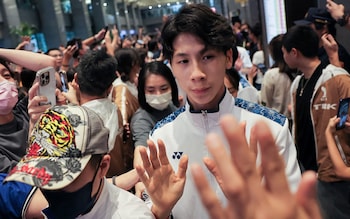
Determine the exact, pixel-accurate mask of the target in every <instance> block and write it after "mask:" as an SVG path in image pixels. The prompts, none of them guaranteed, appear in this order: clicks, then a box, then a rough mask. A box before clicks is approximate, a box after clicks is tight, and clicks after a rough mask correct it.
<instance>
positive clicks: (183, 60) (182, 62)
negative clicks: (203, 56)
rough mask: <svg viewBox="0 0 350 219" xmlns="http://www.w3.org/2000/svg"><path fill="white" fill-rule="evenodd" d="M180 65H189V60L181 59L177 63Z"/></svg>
mask: <svg viewBox="0 0 350 219" xmlns="http://www.w3.org/2000/svg"><path fill="white" fill-rule="evenodd" d="M177 63H178V64H186V63H188V60H187V59H181V60H179V61H177Z"/></svg>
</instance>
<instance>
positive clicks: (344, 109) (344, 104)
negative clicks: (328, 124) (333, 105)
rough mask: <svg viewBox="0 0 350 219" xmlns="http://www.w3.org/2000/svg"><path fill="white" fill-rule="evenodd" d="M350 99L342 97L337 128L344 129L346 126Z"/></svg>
mask: <svg viewBox="0 0 350 219" xmlns="http://www.w3.org/2000/svg"><path fill="white" fill-rule="evenodd" d="M349 101H350V99H349V98H346V99H341V100H340V102H339V108H338V114H337V117H339V118H340V121H339V123H338V124H337V126H336V128H337V129H342V128H344V127H345V122H346V119H347V118H348V114H349Z"/></svg>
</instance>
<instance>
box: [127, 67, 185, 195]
mask: <svg viewBox="0 0 350 219" xmlns="http://www.w3.org/2000/svg"><path fill="white" fill-rule="evenodd" d="M138 100H139V104H140V108H139V109H138V110H137V111H136V113H135V114H134V116H133V117H132V119H131V123H130V127H131V132H132V136H133V140H134V146H135V153H134V163H135V161H136V160H137V159H140V157H139V156H140V155H139V153H138V150H137V148H138V146H147V139H148V135H149V132H150V131H151V130H152V128H153V126H154V125H155V124H156V123H157V121H160V120H161V119H163V118H165V117H166V116H167V115H169V114H170V113H172V112H174V111H175V110H176V109H177V107H179V106H180V102H179V99H178V89H177V84H176V82H175V78H174V76H173V74H172V71H171V70H170V68H169V67H168V66H166V65H165V64H164V63H163V62H161V61H155V62H150V63H148V64H146V65H145V66H144V68H143V69H142V70H141V72H140V75H139V83H138ZM142 190H143V185H142V184H141V183H138V184H136V195H137V196H139V197H140V195H141V194H140V193H141V192H142Z"/></svg>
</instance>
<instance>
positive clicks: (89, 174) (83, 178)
mask: <svg viewBox="0 0 350 219" xmlns="http://www.w3.org/2000/svg"><path fill="white" fill-rule="evenodd" d="M109 162H110V156H109V155H104V156H103V158H102V160H101V162H100V164H99V166H98V167H97V166H93V165H91V164H90V163H89V164H88V165H86V167H85V168H84V170H83V171H82V172H81V174H80V175H79V176H78V178H76V179H75V180H74V181H73V182H72V183H71V184H69V185H68V186H66V187H65V188H63V189H62V190H64V191H65V192H75V191H77V190H79V189H81V188H82V187H83V186H85V185H86V184H87V183H88V182H91V181H92V180H93V178H94V174H95V173H96V177H95V180H94V181H93V185H92V192H91V196H93V195H95V194H96V193H97V192H98V188H99V185H100V181H101V179H102V178H103V177H104V176H105V175H106V173H107V172H106V171H108V168H109ZM97 168H98V170H97ZM96 170H97V171H96Z"/></svg>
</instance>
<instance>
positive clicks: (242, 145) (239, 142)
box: [215, 116, 260, 184]
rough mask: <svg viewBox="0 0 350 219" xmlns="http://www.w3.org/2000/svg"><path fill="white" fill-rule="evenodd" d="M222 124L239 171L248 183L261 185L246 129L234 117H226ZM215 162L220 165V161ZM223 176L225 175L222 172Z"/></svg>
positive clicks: (221, 121)
mask: <svg viewBox="0 0 350 219" xmlns="http://www.w3.org/2000/svg"><path fill="white" fill-rule="evenodd" d="M220 124H221V127H222V130H223V132H224V134H225V136H226V138H227V141H228V143H229V145H230V149H231V157H232V159H233V161H234V164H235V166H236V167H237V169H238V171H239V172H240V173H241V175H242V176H243V178H244V179H246V181H247V182H249V183H253V184H260V180H259V177H258V174H257V172H256V162H255V158H254V155H253V153H252V152H251V151H250V149H249V147H248V144H247V140H246V136H245V134H244V133H245V131H244V129H243V128H242V126H240V125H238V123H237V121H236V120H235V119H234V117H232V116H224V117H223V118H222V119H221V120H220ZM215 161H216V163H217V164H218V165H219V163H218V160H215ZM219 168H220V167H219ZM220 170H221V168H220ZM222 174H224V173H223V172H222ZM223 177H224V175H223ZM223 180H224V178H223Z"/></svg>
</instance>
